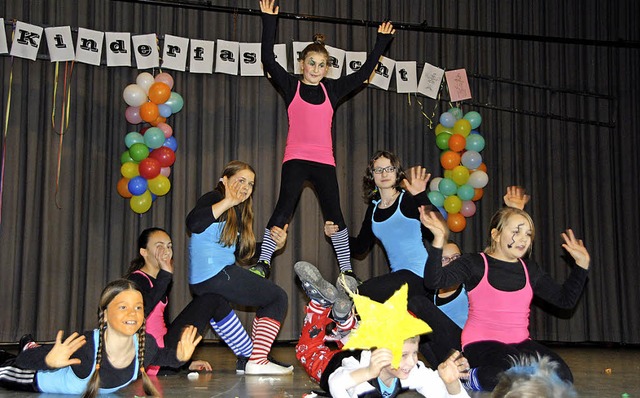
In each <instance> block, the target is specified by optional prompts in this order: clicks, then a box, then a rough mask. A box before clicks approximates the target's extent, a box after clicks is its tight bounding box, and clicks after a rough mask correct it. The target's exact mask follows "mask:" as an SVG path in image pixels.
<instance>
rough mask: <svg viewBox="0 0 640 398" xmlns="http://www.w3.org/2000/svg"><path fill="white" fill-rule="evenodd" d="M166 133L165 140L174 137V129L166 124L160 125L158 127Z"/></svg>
mask: <svg viewBox="0 0 640 398" xmlns="http://www.w3.org/2000/svg"><path fill="white" fill-rule="evenodd" d="M156 127H157V128H159V129H160V130H162V132H163V133H164V138H169V137H171V136H172V135H173V128H172V127H171V126H169V125H168V124H166V123H158V125H157V126H156Z"/></svg>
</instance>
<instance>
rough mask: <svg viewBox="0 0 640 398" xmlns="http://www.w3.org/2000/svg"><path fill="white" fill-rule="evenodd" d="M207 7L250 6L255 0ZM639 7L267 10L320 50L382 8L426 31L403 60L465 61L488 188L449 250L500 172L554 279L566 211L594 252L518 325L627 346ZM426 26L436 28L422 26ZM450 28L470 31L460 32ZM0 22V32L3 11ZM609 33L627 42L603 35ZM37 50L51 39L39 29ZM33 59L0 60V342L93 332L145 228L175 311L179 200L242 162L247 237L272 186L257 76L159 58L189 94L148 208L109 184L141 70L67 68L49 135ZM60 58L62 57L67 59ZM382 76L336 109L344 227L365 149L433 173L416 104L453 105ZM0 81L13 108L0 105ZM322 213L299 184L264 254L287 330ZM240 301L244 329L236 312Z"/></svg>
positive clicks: (272, 129)
mask: <svg viewBox="0 0 640 398" xmlns="http://www.w3.org/2000/svg"><path fill="white" fill-rule="evenodd" d="M191 3H194V2H191ZM203 3H204V2H203ZM216 3H217V5H220V6H226V7H229V8H232V7H237V8H238V9H242V10H246V9H253V10H259V5H258V1H257V0H256V1H247V0H239V1H236V0H234V1H219V2H216ZM334 3H335V4H334ZM351 3H353V4H352V5H351ZM638 8H639V6H638V5H637V3H636V2H635V1H632V0H626V1H619V2H613V3H612V2H601V1H596V0H587V1H586V2H585V1H578V0H574V1H569V2H559V3H558V4H555V3H554V4H549V3H546V2H535V1H534V2H529V3H526V5H523V4H520V3H508V4H507V3H505V2H499V1H489V2H487V1H477V0H476V1H472V0H469V1H457V2H451V1H435V2H433V1H432V2H424V1H417V0H413V1H409V0H401V1H394V2H387V1H379V0H374V1H367V2H311V1H282V2H280V9H281V12H283V13H290V14H308V15H317V16H325V17H328V18H327V19H326V22H309V21H305V20H304V19H293V18H291V19H285V18H282V19H281V20H280V22H279V29H278V33H277V40H276V42H278V43H284V44H286V45H287V48H290V46H291V43H292V42H293V41H309V40H311V38H312V35H313V33H315V32H322V33H324V34H325V35H326V38H327V44H330V45H331V46H333V47H335V48H341V49H345V50H349V51H368V50H370V49H371V48H372V46H373V43H374V41H375V27H373V26H362V25H361V24H355V23H353V21H358V20H365V21H382V20H384V19H387V18H389V19H391V21H393V22H394V23H396V24H398V25H399V24H401V23H403V22H404V23H407V24H411V25H412V26H415V25H420V24H423V26H424V27H425V31H419V30H416V29H406V30H403V29H398V31H397V32H396V35H395V36H396V37H395V39H394V41H393V43H392V44H391V46H390V48H389V49H388V51H387V52H386V53H385V56H387V57H389V58H391V59H394V60H398V61H401V60H409V61H417V64H418V65H419V66H421V65H423V64H424V63H425V62H428V63H430V64H432V65H435V66H437V67H440V68H443V69H447V70H453V69H460V68H465V69H466V71H467V73H468V74H469V83H470V88H471V94H472V97H473V98H472V99H471V100H470V101H465V102H463V103H462V108H463V110H464V111H465V112H468V111H471V110H475V111H478V112H480V113H481V115H482V117H483V122H482V127H481V132H482V134H483V136H484V137H485V139H486V148H485V150H484V151H483V157H484V160H485V162H486V164H487V166H488V175H489V184H488V185H487V187H486V188H485V194H484V197H483V198H482V199H481V200H480V201H479V202H478V211H477V213H476V215H474V216H473V217H472V218H470V219H469V220H468V224H467V227H466V228H465V230H464V231H463V232H461V233H459V234H454V235H453V239H454V240H455V241H457V242H458V243H460V244H461V246H462V248H463V249H464V251H467V252H470V251H478V250H481V249H482V248H483V247H484V245H485V243H486V240H487V224H488V220H489V218H490V216H491V214H492V213H493V212H494V210H495V209H496V208H498V207H499V206H500V205H501V202H502V195H503V193H504V190H505V187H506V186H508V185H513V184H517V185H522V186H524V187H526V189H527V190H528V192H529V193H530V194H531V195H532V200H531V203H530V204H529V205H528V210H529V211H530V212H531V214H532V216H533V219H534V221H535V222H536V227H537V234H536V242H535V244H534V250H533V257H534V258H535V259H536V260H537V261H538V262H539V263H541V264H542V266H543V267H544V268H545V269H546V270H548V271H549V272H550V273H551V274H552V275H553V276H554V277H555V278H557V279H559V280H562V279H563V278H565V277H566V276H567V274H568V273H569V269H570V268H569V267H570V266H569V265H568V264H567V263H566V262H565V257H566V256H565V253H564V252H563V250H562V248H561V238H560V234H561V232H562V231H564V229H565V228H567V227H571V228H573V229H574V231H575V232H576V234H577V235H578V236H579V237H581V238H583V239H584V241H585V244H586V246H587V247H588V249H589V251H590V253H591V256H592V269H591V272H590V277H589V282H588V284H587V287H586V290H585V292H584V294H583V297H582V298H581V300H580V302H579V304H578V306H577V308H576V309H575V311H572V312H570V313H560V314H558V313H557V311H554V310H553V309H548V310H549V311H551V312H552V313H553V315H552V314H548V313H546V312H542V311H541V310H540V309H535V310H534V311H533V313H532V322H531V331H532V335H533V337H535V338H538V339H542V340H552V341H559V342H618V343H636V344H637V343H640V315H638V311H637V308H638V304H639V303H638V299H637V294H636V290H637V288H638V286H639V285H640V280H639V277H638V275H639V273H638V272H637V271H636V269H637V261H638V258H640V245H638V242H637V240H638V230H639V227H640V225H639V224H640V223H639V217H638V211H637V206H636V203H637V201H638V198H639V195H640V189H639V187H640V176H639V173H638V170H640V164H639V160H638V159H639V156H638V150H639V148H640V142H639V139H638V134H637V126H638V125H640V117H639V116H638V115H640V106H639V105H638V101H637V99H636V96H637V93H638V92H640V84H639V83H638V81H639V80H638V78H637V76H636V74H637V71H638V70H640V62H639V60H640V57H639V50H638V46H637V43H638V41H639V40H640V37H639V36H640V31H639V30H638V29H637V25H636V21H635V16H637V15H639V11H640V10H639V9H638ZM0 17H3V18H4V20H5V21H6V22H10V21H11V20H13V19H17V20H20V21H23V22H26V23H29V24H33V25H37V26H41V27H48V26H71V27H72V28H78V27H82V28H86V29H91V30H96V31H102V32H131V33H132V34H148V33H156V34H158V35H159V38H162V36H163V35H165V34H168V35H174V36H179V37H186V38H193V39H203V40H218V39H222V40H228V41H237V42H248V43H249V42H254V43H255V42H259V41H260V34H261V22H260V17H259V16H258V15H257V14H256V15H253V14H251V13H233V12H227V11H225V10H216V11H207V10H199V9H193V8H180V7H166V6H157V5H142V4H135V3H132V2H121V1H106V0H99V1H91V2H77V1H71V0H58V1H55V2H54V1H50V2H41V1H34V0H24V1H18V0H7V1H5V2H3V3H2V5H0ZM332 18H339V19H334V20H332ZM345 21H346V22H345ZM350 21H351V22H350ZM433 27H439V28H444V29H440V30H430V31H429V30H427V28H433ZM447 29H451V31H447ZM464 30H468V31H469V32H471V34H463V33H465V32H464ZM473 32H475V34H474V33H473ZM482 32H500V33H503V34H504V35H503V36H502V37H496V36H495V35H493V36H492V35H483V34H482ZM5 33H6V36H7V40H8V41H9V46H10V41H11V30H10V26H9V25H7V26H5ZM74 35H75V33H74ZM517 35H531V37H529V38H528V39H525V37H521V36H517ZM554 37H564V38H567V39H566V40H557V41H556V40H552V39H551V38H554ZM571 39H589V40H594V43H593V44H588V43H585V42H580V41H577V42H576V41H572V40H571ZM617 40H622V41H623V42H626V43H627V44H628V43H629V42H635V43H636V45H635V46H634V45H630V46H617V45H614V44H613V42H614V41H617ZM607 41H609V42H610V43H609V44H606V42H607ZM39 54H40V55H41V56H42V55H45V54H47V52H46V48H45V47H44V45H43V46H42V48H41V49H40V52H39ZM41 58H42V57H41ZM41 58H40V59H37V60H36V61H30V60H26V59H21V58H15V59H13V58H11V57H10V56H8V55H7V54H4V55H2V56H0V75H1V76H2V85H1V86H0V105H1V108H2V110H3V112H2V122H3V123H2V126H3V134H4V133H5V130H4V126H5V121H6V122H7V123H8V124H7V125H8V129H7V130H6V135H5V136H4V137H3V141H2V148H1V149H2V151H3V156H4V186H3V196H2V220H1V224H0V279H1V281H2V283H1V285H2V288H1V289H0V302H1V303H2V305H0V318H1V319H2V322H1V323H0V341H3V342H12V341H16V340H17V339H18V338H19V337H20V336H21V335H22V334H23V333H33V334H34V335H35V336H36V338H38V339H41V340H50V339H52V338H53V337H54V335H55V332H56V330H58V329H64V330H67V331H68V332H70V331H72V330H82V329H88V328H93V327H94V326H95V325H96V308H97V300H98V296H99V293H100V291H101V289H102V287H103V286H104V285H105V284H106V283H107V282H108V281H110V280H112V279H114V278H117V277H120V276H122V275H123V273H124V272H125V270H126V269H127V266H128V262H129V261H130V260H131V259H132V258H133V257H134V255H135V253H136V247H135V245H136V238H137V236H138V234H139V233H140V231H142V230H143V229H144V228H146V227H150V226H159V227H163V228H165V229H167V230H168V231H170V232H171V234H172V237H173V242H174V248H175V268H176V270H175V278H174V283H173V291H172V294H171V297H170V300H171V304H170V311H169V312H170V317H173V316H175V315H176V314H177V313H178V312H179V311H180V309H181V308H182V307H183V306H184V305H185V304H186V303H187V302H188V300H189V298H190V295H189V290H188V286H187V254H186V250H187V242H188V238H187V234H186V228H185V222H184V220H185V216H186V215H187V213H188V212H189V210H190V209H191V208H192V207H193V206H194V204H195V202H196V200H197V198H198V197H199V196H200V195H201V194H203V193H205V192H207V191H209V190H211V189H212V188H213V187H214V185H215V183H216V182H217V180H218V178H219V174H220V172H221V170H222V168H223V166H224V165H225V164H226V163H227V162H228V161H230V160H233V159H241V160H244V161H247V162H249V163H251V164H252V165H253V166H254V168H255V169H256V170H257V173H258V175H257V179H256V189H255V193H254V197H255V199H254V203H255V214H256V218H255V220H256V223H255V225H254V228H255V231H256V233H257V235H258V236H261V235H262V230H263V228H264V226H265V224H266V222H267V220H268V218H269V216H270V214H271V211H272V210H273V208H274V206H275V201H276V198H277V192H278V188H279V182H280V168H281V161H282V156H283V148H284V145H285V139H286V131H287V118H286V109H285V107H284V102H283V100H282V98H281V97H280V96H279V95H278V93H277V92H276V90H275V89H274V88H273V86H272V85H271V84H270V82H269V81H268V79H267V78H266V77H247V76H234V75H228V74H220V73H213V74H195V73H188V72H177V71H169V70H164V71H165V72H169V73H171V74H172V75H173V76H174V79H175V86H174V90H175V91H176V92H178V93H180V94H181V95H182V96H183V98H184V104H185V105H184V108H183V109H182V111H181V112H180V113H178V114H176V115H173V116H172V117H171V125H172V126H173V130H174V135H175V137H176V139H177V141H178V149H177V152H176V156H177V160H176V163H175V165H174V166H173V170H172V174H171V177H170V179H171V183H172V188H171V191H170V193H169V194H168V195H167V196H165V197H161V198H159V199H157V200H156V202H155V203H154V204H153V206H152V208H151V210H150V211H149V212H147V213H145V214H142V215H138V214H136V213H134V212H133V211H132V210H131V209H130V208H129V203H128V200H125V199H123V198H122V197H120V196H119V195H118V193H117V191H116V183H117V181H118V180H119V178H120V162H119V159H120V155H121V153H122V152H123V151H124V150H125V149H126V147H125V145H124V136H125V135H126V133H127V132H129V131H132V130H134V129H135V128H136V126H131V125H128V124H127V122H126V120H125V117H124V114H125V113H124V112H125V108H126V104H125V103H124V101H123V99H122V91H123V89H124V87H126V86H127V85H128V84H130V83H132V82H134V81H135V78H136V76H137V75H138V74H139V73H140V72H141V71H139V70H137V69H136V68H135V67H107V66H105V65H103V66H94V65H88V64H83V63H76V64H75V66H74V69H73V74H72V76H71V78H70V79H69V80H68V84H69V85H70V86H69V87H70V112H69V123H68V129H66V130H65V132H64V136H63V139H62V140H61V139H60V136H59V134H60V131H59V129H58V126H59V123H60V118H61V115H60V109H61V104H60V102H59V101H60V96H61V92H62V90H63V83H64V82H63V80H62V79H61V78H59V85H58V89H57V97H58V102H57V103H56V110H57V114H56V116H55V122H56V128H55V129H54V128H52V121H51V114H52V109H53V98H54V91H55V89H54V80H55V76H56V74H55V73H56V68H55V64H54V63H51V62H49V61H48V60H46V59H41ZM103 61H104V60H103ZM291 67H292V63H291V62H290V64H289V68H290V69H291ZM60 68H61V69H60V73H62V70H64V64H60ZM151 72H153V73H158V72H159V70H157V69H156V70H151ZM10 82H12V84H11V86H10ZM10 87H11V90H10ZM395 87H396V85H395V81H394V80H392V81H391V85H390V89H389V90H388V91H385V90H382V89H376V88H371V87H370V88H365V89H363V90H361V91H360V92H359V93H357V94H355V95H354V96H353V97H352V98H351V99H349V100H348V101H346V102H345V103H344V104H342V105H341V106H340V107H339V108H338V109H337V111H336V115H335V120H334V130H335V155H336V161H337V172H338V179H339V184H340V190H341V191H340V194H341V204H342V209H343V212H344V214H345V217H346V220H347V223H348V226H349V228H350V232H351V234H357V232H358V230H359V228H360V223H361V221H362V218H363V216H364V212H365V209H366V204H365V203H364V202H363V200H362V199H361V178H362V174H363V172H364V169H365V166H366V164H367V161H368V159H369V157H370V155H371V154H372V153H373V152H374V151H376V150H378V149H388V150H391V151H394V152H396V153H397V154H398V155H399V156H400V157H401V159H402V160H403V163H404V165H405V166H411V165H416V164H422V165H424V166H425V167H427V169H428V170H429V171H430V172H431V173H433V175H434V176H441V175H442V173H443V171H442V168H441V167H440V164H439V159H438V156H439V154H440V150H439V149H438V148H437V147H436V145H435V135H434V134H433V130H432V129H431V128H430V124H429V120H428V118H426V117H425V115H426V116H428V117H431V116H432V115H434V114H435V115H434V116H433V119H434V120H437V117H438V116H439V114H440V113H441V112H444V111H446V109H447V108H448V106H449V104H448V102H447V99H448V94H447V93H446V92H443V94H442V97H441V99H440V100H439V101H436V100H432V99H429V98H426V97H423V96H417V97H416V96H414V95H407V94H398V93H396V92H395V91H394V88H395ZM9 94H11V101H10V113H9V116H8V119H5V111H6V109H7V107H8V106H9V101H8V97H9ZM434 109H435V111H434ZM433 126H435V124H434V125H433ZM137 128H139V127H137ZM61 142H62V147H60V143H61ZM59 150H61V154H60V157H59ZM58 158H60V171H59V187H58V192H57V194H56V177H57V175H58V169H57V167H58ZM322 226H323V219H322V217H321V215H320V210H319V206H318V202H317V199H316V197H315V194H314V193H313V191H312V190H310V189H307V190H305V192H304V193H303V195H302V198H301V200H300V203H299V205H298V209H297V212H296V215H295V217H294V218H293V220H292V221H291V224H290V228H289V241H288V243H287V246H286V248H285V250H284V251H283V252H282V253H280V254H279V255H278V256H277V257H275V258H274V268H273V274H272V279H273V280H274V281H275V282H276V283H278V284H279V285H280V286H282V287H283V288H284V289H285V290H286V291H287V292H288V294H289V312H288V315H287V318H286V320H285V323H284V325H283V328H282V331H281V333H280V335H279V339H280V340H294V339H296V338H297V337H298V334H299V331H300V328H301V324H302V317H303V308H304V307H303V306H304V304H305V303H306V298H305V296H304V294H303V293H302V291H301V290H300V288H299V286H298V284H297V283H296V281H295V275H294V273H293V269H292V266H293V264H294V263H295V262H296V261H298V260H306V261H310V262H312V263H315V264H317V265H318V267H319V268H320V269H321V271H322V272H323V273H324V274H325V275H326V276H327V277H329V278H330V279H331V280H335V277H336V276H337V266H336V260H335V257H334V254H333V251H332V248H331V245H330V243H329V242H328V241H327V239H325V238H324V235H323V231H322ZM354 268H355V271H356V273H357V274H358V275H359V276H360V277H361V278H368V277H371V276H375V275H379V274H381V273H384V272H387V271H388V267H387V262H386V258H385V255H384V253H383V251H382V250H381V249H380V248H379V247H376V248H375V249H374V250H373V251H372V253H371V254H370V255H369V256H368V257H367V258H365V259H363V260H357V261H354ZM241 314H242V319H243V322H245V324H247V325H248V324H249V322H250V320H251V315H252V314H251V313H241ZM208 337H211V338H212V337H213V335H212V334H210V335H209V336H208Z"/></svg>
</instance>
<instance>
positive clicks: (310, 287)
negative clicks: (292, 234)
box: [293, 261, 338, 307]
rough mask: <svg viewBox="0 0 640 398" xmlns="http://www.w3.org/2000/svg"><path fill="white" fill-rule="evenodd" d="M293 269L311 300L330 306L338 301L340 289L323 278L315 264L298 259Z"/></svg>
mask: <svg viewBox="0 0 640 398" xmlns="http://www.w3.org/2000/svg"><path fill="white" fill-rule="evenodd" d="M293 269H294V271H295V272H296V274H297V275H298V278H300V282H301V283H302V288H303V289H304V291H305V292H306V293H307V296H309V298H310V299H311V300H314V301H315V302H317V303H319V304H320V305H322V306H323V307H329V306H331V305H332V304H333V302H334V301H336V298H337V297H338V290H337V289H336V288H335V286H333V285H332V284H331V283H329V282H327V281H326V280H324V279H323V278H322V275H321V274H320V271H318V269H317V268H316V267H315V266H314V265H313V264H311V263H308V262H306V261H298V262H297V263H295V265H294V266H293Z"/></svg>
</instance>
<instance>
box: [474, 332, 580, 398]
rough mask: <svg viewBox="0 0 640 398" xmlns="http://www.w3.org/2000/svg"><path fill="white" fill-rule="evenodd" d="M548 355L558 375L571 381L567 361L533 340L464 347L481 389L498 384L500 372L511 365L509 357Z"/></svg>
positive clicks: (571, 377)
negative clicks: (555, 366)
mask: <svg viewBox="0 0 640 398" xmlns="http://www.w3.org/2000/svg"><path fill="white" fill-rule="evenodd" d="M538 354H540V355H541V356H548V357H550V358H551V359H552V360H553V361H555V362H557V363H558V368H557V369H556V371H557V372H558V376H559V377H560V378H561V379H562V380H565V381H568V382H571V383H573V375H572V374H571V370H570V369H569V366H568V365H567V363H566V362H565V361H564V360H563V359H562V358H561V357H560V356H559V355H558V354H556V353H555V352H553V351H551V350H550V349H549V348H547V347H545V346H543V345H542V344H540V343H537V342H535V341H533V340H525V341H523V342H522V343H518V344H504V343H500V342H498V341H479V342H476V343H471V344H467V345H466V346H465V347H464V356H465V357H467V359H468V360H469V365H470V366H471V367H472V368H477V369H478V370H477V371H476V372H477V373H476V376H477V377H478V381H479V382H480V386H481V387H482V389H483V390H486V391H492V390H493V389H494V388H495V387H496V385H497V384H498V379H499V376H500V373H501V372H503V371H505V370H507V369H509V368H510V367H511V365H512V363H511V362H510V357H519V356H520V355H527V356H534V357H535V356H536V355H538Z"/></svg>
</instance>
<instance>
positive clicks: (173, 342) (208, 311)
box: [164, 294, 231, 349]
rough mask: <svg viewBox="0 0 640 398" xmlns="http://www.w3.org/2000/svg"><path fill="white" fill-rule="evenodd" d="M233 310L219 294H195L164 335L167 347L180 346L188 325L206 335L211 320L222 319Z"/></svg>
mask: <svg viewBox="0 0 640 398" xmlns="http://www.w3.org/2000/svg"><path fill="white" fill-rule="evenodd" d="M230 312H231V307H230V306H229V303H228V302H227V300H225V298H224V297H222V296H220V295H218V294H204V295H202V296H194V297H193V299H192V300H191V302H190V303H189V304H187V306H186V307H184V309H183V310H182V311H181V312H180V314H178V316H177V317H176V319H174V320H173V322H171V324H170V325H169V327H168V328H167V334H166V335H165V336H164V344H165V347H172V348H174V349H175V348H176V347H178V341H180V336H182V331H183V330H184V328H185V327H186V326H188V325H193V326H195V327H196V328H197V329H198V333H199V334H200V335H201V336H204V334H205V333H206V331H207V330H208V329H209V327H210V326H209V325H210V324H209V320H210V319H213V320H214V321H221V320H222V319H224V318H225V317H226V316H227V315H229V313H230Z"/></svg>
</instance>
